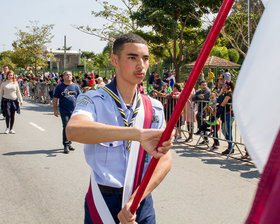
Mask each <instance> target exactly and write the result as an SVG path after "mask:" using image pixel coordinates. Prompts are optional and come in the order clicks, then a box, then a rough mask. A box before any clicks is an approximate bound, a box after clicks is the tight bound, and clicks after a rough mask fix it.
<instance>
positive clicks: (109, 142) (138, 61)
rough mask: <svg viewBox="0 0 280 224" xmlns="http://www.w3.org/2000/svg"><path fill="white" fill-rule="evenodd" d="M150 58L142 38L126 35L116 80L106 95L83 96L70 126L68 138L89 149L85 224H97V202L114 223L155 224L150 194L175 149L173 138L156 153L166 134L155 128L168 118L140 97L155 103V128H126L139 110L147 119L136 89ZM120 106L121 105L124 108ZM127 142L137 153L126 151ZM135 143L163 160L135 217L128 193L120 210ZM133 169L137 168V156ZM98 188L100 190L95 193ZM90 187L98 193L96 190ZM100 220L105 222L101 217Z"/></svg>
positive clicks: (118, 43) (115, 61)
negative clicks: (94, 223)
mask: <svg viewBox="0 0 280 224" xmlns="http://www.w3.org/2000/svg"><path fill="white" fill-rule="evenodd" d="M148 58H149V50H148V47H147V44H146V42H145V41H144V40H143V39H142V38H141V37H140V36H138V35H136V34H124V35H122V36H121V37H119V38H117V39H116V40H115V42H114V44H113V53H112V55H111V62H112V65H113V66H114V67H115V68H116V73H117V75H116V79H115V80H113V81H112V82H111V83H110V84H109V85H107V86H106V87H105V88H106V90H105V89H99V90H97V91H90V92H87V93H86V94H83V95H81V96H80V97H79V99H78V104H77V106H76V109H75V112H74V114H73V116H72V118H71V120H70V122H69V124H68V127H67V133H68V135H69V136H70V138H71V139H73V140H74V141H79V142H82V143H84V144H86V145H85V157H86V160H87V162H88V164H89V165H90V166H91V168H92V175H91V183H92V184H91V186H90V188H89V192H88V194H87V197H86V201H85V222H84V223H92V221H94V220H96V216H91V215H92V213H90V211H92V209H94V207H93V206H95V207H96V204H97V202H102V204H103V205H104V206H106V207H108V210H109V212H108V213H109V214H108V215H106V218H110V219H111V220H112V221H111V222H110V223H119V222H121V223H136V222H137V223H142V224H152V223H155V222H156V221H155V214H154V209H153V202H152V198H151V195H150V193H151V191H152V190H153V189H154V188H156V186H157V185H158V184H159V183H160V182H161V181H162V180H163V178H164V177H165V175H166V174H167V173H168V171H169V170H170V168H171V157H170V156H171V154H170V152H168V151H169V149H170V148H171V146H172V144H171V142H172V140H173V136H171V138H170V139H169V140H168V141H166V142H164V143H163V147H160V148H159V149H158V152H157V150H156V145H157V144H158V141H159V138H160V137H161V135H162V133H163V130H157V129H161V128H162V127H163V125H164V119H163V109H162V106H161V105H160V103H159V102H158V101H157V100H155V99H149V98H146V97H142V98H143V99H144V100H150V101H151V106H150V107H149V109H151V110H152V111H151V112H152V114H151V115H152V117H151V121H152V124H151V128H149V129H144V128H142V127H143V126H142V125H139V126H136V127H135V126H134V125H133V127H125V126H126V125H125V120H123V119H124V118H123V116H125V118H129V120H128V122H129V121H131V119H132V117H131V116H132V114H134V113H135V112H134V111H135V110H137V108H139V112H138V113H142V115H143V113H147V114H148V110H147V109H144V108H143V105H142V103H140V104H138V103H137V102H141V101H138V100H137V99H138V96H139V93H138V90H137V85H138V84H140V83H141V82H142V81H143V79H144V78H145V74H146V71H147V69H148V66H149V62H148ZM113 93H114V94H113ZM118 101H120V102H121V104H120V105H119V104H118ZM137 105H138V106H137ZM120 107H121V108H120ZM120 109H122V110H120ZM143 110H145V111H143ZM121 112H122V113H121ZM121 114H122V115H121ZM129 114H130V116H129V117H128V115H129ZM140 115H141V114H140ZM135 119H137V120H138V119H141V116H136V118H135ZM137 120H136V121H137ZM132 121H133V120H132ZM142 121H143V120H142ZM132 123H133V122H132ZM135 123H137V122H135ZM108 133H110V134H108ZM129 140H131V141H132V144H133V147H134V146H135V148H131V149H129V148H127V147H128V146H127V145H128V144H127V141H129ZM135 141H138V142H139V143H140V145H141V146H142V147H143V148H144V149H145V150H146V151H147V152H148V153H150V154H151V155H152V156H154V157H155V158H159V157H161V159H160V160H159V163H158V165H157V167H156V169H155V171H154V173H153V177H152V178H151V181H150V183H149V185H148V187H147V189H146V191H145V192H144V197H143V198H142V202H141V204H140V205H137V207H138V206H139V208H138V210H137V212H136V215H132V214H131V212H130V210H129V209H130V205H131V203H132V200H133V196H132V197H131V198H130V195H131V194H129V196H128V197H127V200H125V202H124V204H125V205H124V206H122V195H123V194H125V193H126V191H127V185H126V182H127V181H125V176H126V174H127V173H128V172H130V170H131V169H129V168H127V164H128V163H129V162H128V159H132V158H133V157H132V156H131V153H133V152H135V150H138V147H139V144H137V145H135V143H136V142H135ZM131 147H132V146H131ZM145 158H146V159H145ZM143 159H144V160H142V161H143V163H142V164H144V167H143V169H144V170H146V168H147V165H148V164H149V161H150V159H151V156H150V155H147V156H144V157H143ZM130 161H131V160H130ZM132 164H133V165H136V164H137V157H136V160H135V161H133V162H132ZM108 177H110V178H108ZM141 177H142V174H141ZM141 177H140V179H141ZM133 179H134V178H133V177H132V178H128V179H126V180H128V181H131V183H132V185H133V182H134V180H133ZM94 186H96V188H93V187H94ZM136 186H137V185H136ZM92 188H93V189H96V190H95V191H92ZM131 190H132V189H131ZM96 191H97V192H98V193H99V192H100V193H99V194H100V196H101V197H100V198H99V200H98V199H96V197H93V196H95V195H96V194H97V193H96ZM136 191H137V189H136ZM132 192H133V190H132ZM92 194H93V196H92ZM125 195H126V194H125ZM133 195H135V194H133ZM93 199H94V201H93ZM127 201H128V202H127ZM106 207H105V208H106ZM106 210H107V209H106ZM97 211H98V209H97ZM100 217H101V219H102V216H100ZM102 222H103V223H105V222H104V220H100V223H102Z"/></svg>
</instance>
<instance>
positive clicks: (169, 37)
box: [133, 0, 222, 80]
mask: <svg viewBox="0 0 280 224" xmlns="http://www.w3.org/2000/svg"><path fill="white" fill-rule="evenodd" d="M221 2H222V1H221V0H200V1H194V0H159V1H150V0H142V7H141V8H140V10H139V11H138V12H136V13H134V14H133V18H135V19H136V20H137V24H138V25H139V26H140V27H151V28H152V32H150V35H149V37H148V39H149V41H150V42H151V43H153V44H154V45H159V46H162V47H163V48H165V49H167V52H168V55H169V58H170V60H171V61H172V63H173V65H174V69H175V73H176V80H180V70H181V66H182V64H183V62H185V60H186V56H185V55H184V53H185V52H186V51H185V52H184V49H185V47H188V46H191V45H192V44H194V38H193V37H194V36H196V35H201V34H202V33H203V29H202V24H203V23H202V17H203V16H204V15H205V14H207V13H210V12H212V11H213V12H216V11H217V10H218V7H219V6H220V5H221ZM146 39H147V38H146Z"/></svg>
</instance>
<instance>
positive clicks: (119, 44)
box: [113, 33, 148, 56]
mask: <svg viewBox="0 0 280 224" xmlns="http://www.w3.org/2000/svg"><path fill="white" fill-rule="evenodd" d="M126 43H139V44H145V45H148V44H147V42H146V41H145V40H144V39H143V38H142V37H141V36H139V35H137V34H135V33H127V34H123V35H121V36H119V37H117V39H116V40H115V42H114V44H113V54H116V55H118V56H120V55H121V51H122V50H123V45H124V44H126Z"/></svg>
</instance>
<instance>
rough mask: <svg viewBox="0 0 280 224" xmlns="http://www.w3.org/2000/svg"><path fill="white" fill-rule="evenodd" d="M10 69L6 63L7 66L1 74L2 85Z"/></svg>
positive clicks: (0, 81)
mask: <svg viewBox="0 0 280 224" xmlns="http://www.w3.org/2000/svg"><path fill="white" fill-rule="evenodd" d="M8 71H9V67H8V66H7V65H5V66H4V67H3V72H2V73H1V75H0V85H1V83H2V82H3V81H4V80H5V78H6V77H7V73H8Z"/></svg>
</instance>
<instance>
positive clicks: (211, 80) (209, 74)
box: [207, 69, 215, 90]
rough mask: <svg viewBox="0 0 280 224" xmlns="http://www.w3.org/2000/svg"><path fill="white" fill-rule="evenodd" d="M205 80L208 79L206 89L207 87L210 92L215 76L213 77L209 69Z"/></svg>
mask: <svg viewBox="0 0 280 224" xmlns="http://www.w3.org/2000/svg"><path fill="white" fill-rule="evenodd" d="M207 79H208V87H209V89H210V90H212V89H213V87H214V79H215V75H214V73H213V72H212V70H211V69H209V71H208V77H207Z"/></svg>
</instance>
